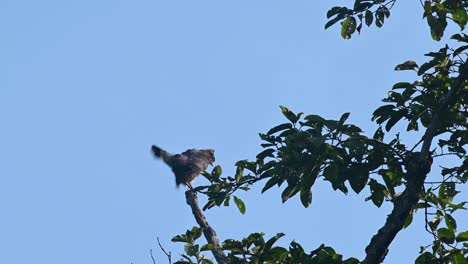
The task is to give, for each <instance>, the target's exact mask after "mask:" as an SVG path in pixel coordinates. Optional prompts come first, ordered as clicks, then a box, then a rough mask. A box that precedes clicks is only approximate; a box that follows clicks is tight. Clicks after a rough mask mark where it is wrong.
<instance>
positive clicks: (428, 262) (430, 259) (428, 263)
mask: <svg viewBox="0 0 468 264" xmlns="http://www.w3.org/2000/svg"><path fill="white" fill-rule="evenodd" d="M434 262H435V259H434V256H433V255H432V254H431V253H429V252H424V253H423V254H421V255H419V257H418V258H417V259H416V261H415V262H414V263H415V264H432V263H434Z"/></svg>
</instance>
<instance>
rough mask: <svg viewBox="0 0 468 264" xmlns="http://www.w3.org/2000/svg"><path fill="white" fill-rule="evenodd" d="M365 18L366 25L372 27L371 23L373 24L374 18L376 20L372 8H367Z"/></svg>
mask: <svg viewBox="0 0 468 264" xmlns="http://www.w3.org/2000/svg"><path fill="white" fill-rule="evenodd" d="M365 19H366V25H367V26H368V27H370V25H372V20H374V16H373V15H372V12H371V11H370V10H366V15H365Z"/></svg>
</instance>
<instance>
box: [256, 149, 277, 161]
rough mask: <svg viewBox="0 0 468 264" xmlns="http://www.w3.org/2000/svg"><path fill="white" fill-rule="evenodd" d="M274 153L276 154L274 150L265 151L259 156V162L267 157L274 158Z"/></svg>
mask: <svg viewBox="0 0 468 264" xmlns="http://www.w3.org/2000/svg"><path fill="white" fill-rule="evenodd" d="M273 153H275V150H274V149H265V150H264V151H262V152H260V153H259V154H258V155H257V160H263V159H265V158H266V157H271V158H274V157H275V156H274V155H273Z"/></svg>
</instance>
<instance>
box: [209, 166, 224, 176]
mask: <svg viewBox="0 0 468 264" xmlns="http://www.w3.org/2000/svg"><path fill="white" fill-rule="evenodd" d="M222 173H223V169H221V166H219V165H216V167H214V168H213V171H212V172H211V176H212V177H213V178H216V179H217V178H219V176H221V174H222Z"/></svg>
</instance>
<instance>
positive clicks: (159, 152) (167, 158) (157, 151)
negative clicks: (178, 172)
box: [151, 145, 172, 165]
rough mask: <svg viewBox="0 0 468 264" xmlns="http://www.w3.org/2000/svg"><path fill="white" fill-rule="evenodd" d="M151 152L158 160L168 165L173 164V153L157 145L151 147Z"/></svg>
mask: <svg viewBox="0 0 468 264" xmlns="http://www.w3.org/2000/svg"><path fill="white" fill-rule="evenodd" d="M151 151H152V152H153V154H154V156H155V157H156V158H159V159H162V160H164V162H166V163H167V164H168V165H169V164H171V157H172V154H171V153H169V152H167V151H165V150H164V149H161V148H159V147H157V146H155V145H153V146H151Z"/></svg>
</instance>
